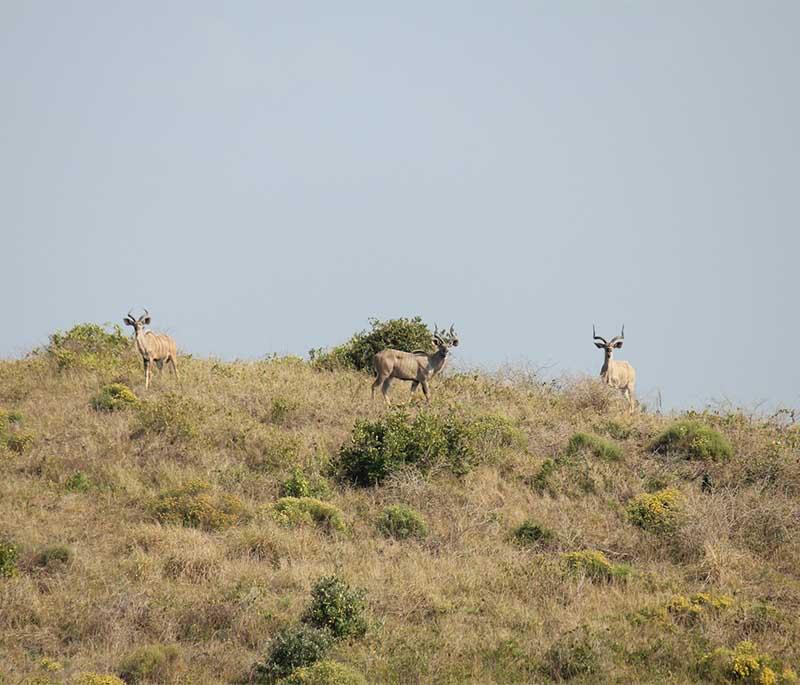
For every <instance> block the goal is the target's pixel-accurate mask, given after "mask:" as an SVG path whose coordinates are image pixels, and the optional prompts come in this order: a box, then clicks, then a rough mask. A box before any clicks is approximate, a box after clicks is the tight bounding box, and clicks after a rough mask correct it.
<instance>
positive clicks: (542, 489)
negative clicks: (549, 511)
mask: <svg viewBox="0 0 800 685" xmlns="http://www.w3.org/2000/svg"><path fill="white" fill-rule="evenodd" d="M557 468H558V465H557V464H556V462H555V461H553V460H552V459H545V460H544V461H543V462H542V465H541V466H540V467H539V469H538V471H536V473H535V474H534V475H533V478H531V479H530V481H529V482H530V485H531V487H532V488H533V489H534V490H535V491H536V492H538V493H539V494H540V495H542V494H544V493H549V494H550V495H555V494H556V490H555V487H554V486H553V483H552V480H551V478H552V476H553V474H554V473H555V472H556V469H557Z"/></svg>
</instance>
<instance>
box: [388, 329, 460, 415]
mask: <svg viewBox="0 0 800 685" xmlns="http://www.w3.org/2000/svg"><path fill="white" fill-rule="evenodd" d="M433 344H434V345H435V346H436V352H425V351H422V350H416V351H414V352H402V351H400V350H392V349H388V350H381V351H380V352H378V353H377V354H376V355H375V357H374V359H373V362H372V363H373V366H374V368H375V382H374V383H373V384H372V398H373V399H374V398H375V388H377V387H378V386H380V388H381V393H383V401H384V402H385V403H386V404H389V396H388V392H389V386H390V385H391V383H392V379H395V378H396V379H397V380H401V381H411V395H412V397H413V395H414V391H415V390H416V389H417V386H418V385H421V386H422V392H424V393H425V400H426V401H428V402H430V401H431V392H430V389H429V388H428V381H429V380H430V379H431V378H433V376H435V375H436V374H437V373H439V372H440V371H441V370H442V369H443V368H444V367H445V364H446V363H447V357H448V355H449V354H450V348H451V347H457V346H458V337H456V333H455V331H454V330H453V326H450V332H449V333H446V332H445V331H440V330H439V327H438V326H435V327H434V333H433Z"/></svg>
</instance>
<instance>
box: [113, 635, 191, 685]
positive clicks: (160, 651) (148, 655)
mask: <svg viewBox="0 0 800 685" xmlns="http://www.w3.org/2000/svg"><path fill="white" fill-rule="evenodd" d="M182 668H183V659H182V658H181V653H180V650H179V649H178V647H176V646H175V645H159V644H155V645H146V646H144V647H139V648H138V649H135V650H133V651H132V652H130V653H129V654H128V655H127V656H126V657H125V658H124V659H123V660H122V662H121V663H120V666H119V669H118V670H119V674H120V676H122V678H123V679H124V680H125V682H126V683H131V684H133V683H140V682H149V681H156V682H168V681H170V680H173V679H174V678H175V675H176V674H177V673H178V672H179V671H180V670H181V669H182Z"/></svg>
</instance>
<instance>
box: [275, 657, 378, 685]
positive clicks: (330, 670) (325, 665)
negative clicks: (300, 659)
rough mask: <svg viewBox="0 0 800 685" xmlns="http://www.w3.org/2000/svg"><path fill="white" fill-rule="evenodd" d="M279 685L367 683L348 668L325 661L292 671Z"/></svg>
mask: <svg viewBox="0 0 800 685" xmlns="http://www.w3.org/2000/svg"><path fill="white" fill-rule="evenodd" d="M281 685H367V681H366V679H365V678H364V676H362V675H361V674H360V673H358V672H357V671H354V670H353V669H352V668H350V667H349V666H345V665H344V664H340V663H338V662H336V661H331V660H329V659H325V660H323V661H318V662H317V663H315V664H313V665H312V666H304V667H303V668H298V669H297V670H295V671H292V674H291V675H290V676H289V677H288V678H286V679H285V680H283V681H282V682H281Z"/></svg>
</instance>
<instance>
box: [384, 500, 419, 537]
mask: <svg viewBox="0 0 800 685" xmlns="http://www.w3.org/2000/svg"><path fill="white" fill-rule="evenodd" d="M378 530H380V531H381V533H383V534H384V535H385V536H386V537H392V538H395V539H397V540H405V539H407V538H424V537H425V536H426V535H427V534H428V524H427V523H426V522H425V519H424V518H423V516H422V514H420V513H419V512H417V511H414V509H411V508H410V507H406V506H403V505H402V504H395V505H393V506H390V507H386V508H385V509H384V510H383V512H382V513H381V515H380V517H379V518H378Z"/></svg>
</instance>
